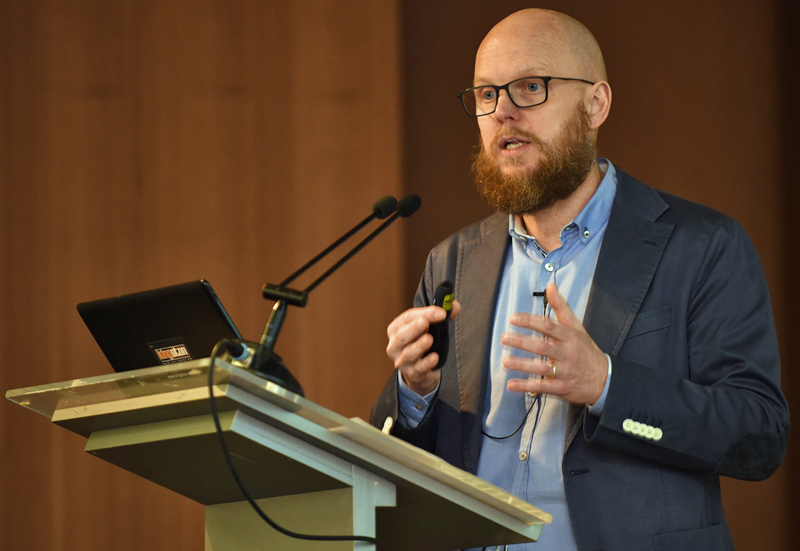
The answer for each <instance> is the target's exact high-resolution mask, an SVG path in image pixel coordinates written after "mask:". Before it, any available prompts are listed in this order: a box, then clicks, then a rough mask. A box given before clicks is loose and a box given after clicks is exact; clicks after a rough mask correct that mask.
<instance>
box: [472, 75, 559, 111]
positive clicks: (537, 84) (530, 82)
mask: <svg viewBox="0 0 800 551" xmlns="http://www.w3.org/2000/svg"><path fill="white" fill-rule="evenodd" d="M498 88H499V87H498ZM504 88H506V90H507V91H508V93H509V95H510V96H511V99H512V101H513V102H514V104H515V105H516V106H517V107H533V106H534V105H539V104H540V103H544V101H545V99H547V84H546V83H545V80H544V79H542V78H522V79H519V80H514V81H512V82H509V83H508V84H507V85H506V86H505V87H504ZM497 96H498V91H497V89H496V88H495V87H493V86H481V87H479V88H475V89H473V90H471V91H469V92H466V93H465V94H464V95H463V96H461V99H462V101H463V102H464V107H465V108H466V109H467V112H468V113H469V114H470V115H473V116H480V115H486V114H489V113H491V112H492V111H494V110H495V108H496V107H497Z"/></svg>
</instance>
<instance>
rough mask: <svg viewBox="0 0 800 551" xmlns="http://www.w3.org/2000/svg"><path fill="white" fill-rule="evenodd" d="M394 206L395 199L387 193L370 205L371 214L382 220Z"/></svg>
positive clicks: (395, 204)
mask: <svg viewBox="0 0 800 551" xmlns="http://www.w3.org/2000/svg"><path fill="white" fill-rule="evenodd" d="M396 208H397V199H395V198H394V197H392V196H391V195H387V196H386V197H383V198H381V199H378V201H377V202H376V203H375V204H374V205H372V214H373V215H374V216H375V218H377V219H379V220H383V219H384V218H386V217H388V216H389V215H390V214H392V213H393V212H394V210H395V209H396Z"/></svg>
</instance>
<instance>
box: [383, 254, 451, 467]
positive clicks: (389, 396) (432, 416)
mask: <svg viewBox="0 0 800 551" xmlns="http://www.w3.org/2000/svg"><path fill="white" fill-rule="evenodd" d="M432 259H433V251H432V252H431V253H430V254H429V255H428V260H427V262H426V264H425V272H424V273H423V275H422V278H421V279H420V282H419V286H418V288H417V293H416V295H415V296H414V307H415V308H418V307H424V306H429V305H430V304H431V303H432V297H431V296H430V292H429V291H430V289H431V283H430V282H431V281H432V278H431V274H432V271H433V260H432ZM430 407H431V411H430V412H429V413H428V415H426V416H425V419H423V421H422V422H421V423H420V424H419V425H417V426H416V427H414V428H411V427H408V426H407V425H406V424H405V423H403V421H402V418H401V417H400V416H399V404H398V396H397V372H396V371H392V374H391V376H390V377H389V381H388V382H387V383H386V386H385V387H384V388H383V391H382V392H381V394H380V396H378V399H377V400H376V401H375V403H374V404H373V406H372V410H371V411H370V416H369V422H370V424H372V425H373V426H375V427H377V428H379V429H382V428H383V427H384V425H385V423H386V420H387V418H391V421H390V423H391V426H392V429H391V434H392V435H393V436H396V437H397V438H400V439H401V440H405V441H406V442H408V443H410V444H413V445H415V446H417V447H418V448H422V449H424V450H426V451H429V452H431V453H434V450H435V448H436V425H437V417H438V400H436V399H434V401H433V403H432V404H431V406H430Z"/></svg>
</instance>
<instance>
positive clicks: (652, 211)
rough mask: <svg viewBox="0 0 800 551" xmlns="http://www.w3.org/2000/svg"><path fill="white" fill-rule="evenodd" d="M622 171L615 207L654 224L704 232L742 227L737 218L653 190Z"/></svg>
mask: <svg viewBox="0 0 800 551" xmlns="http://www.w3.org/2000/svg"><path fill="white" fill-rule="evenodd" d="M618 172H619V181H618V188H617V196H616V197H615V199H614V206H615V207H619V208H621V209H624V210H629V211H632V212H634V213H636V214H638V215H639V216H642V217H644V218H647V219H649V220H651V221H653V222H666V223H672V224H675V225H676V226H677V227H681V226H688V227H694V229H696V230H700V231H703V230H705V231H709V230H711V229H712V228H714V227H717V226H720V225H731V224H732V225H734V226H738V223H736V221H735V220H733V218H731V217H730V216H728V215H726V214H723V213H721V212H719V211H717V210H715V209H713V208H711V207H709V206H706V205H701V204H700V203H695V202H693V201H689V200H688V199H683V198H682V197H678V196H677V195H673V194H671V193H667V192H665V191H661V190H659V189H655V188H653V187H650V186H648V185H647V184H645V183H643V182H641V181H639V180H637V179H636V178H634V177H633V176H630V175H629V174H627V173H625V172H623V171H622V170H619V171H618Z"/></svg>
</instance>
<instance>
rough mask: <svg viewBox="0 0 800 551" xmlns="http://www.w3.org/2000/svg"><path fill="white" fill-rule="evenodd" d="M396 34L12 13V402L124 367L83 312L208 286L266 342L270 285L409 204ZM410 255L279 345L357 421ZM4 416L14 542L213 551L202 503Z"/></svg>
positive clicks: (332, 13)
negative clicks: (384, 206) (157, 290)
mask: <svg viewBox="0 0 800 551" xmlns="http://www.w3.org/2000/svg"><path fill="white" fill-rule="evenodd" d="M398 17H399V16H398V10H397V6H396V3H395V2H392V1H385V2H379V3H375V2H371V1H369V0H347V1H343V0H341V1H336V0H302V1H296V2H291V3H285V2H272V1H270V2H260V1H257V0H236V1H222V0H201V1H178V0H169V1H160V0H159V1H156V0H147V1H145V0H142V1H137V0H120V1H119V2H104V1H100V0H69V1H67V0H63V1H57V0H50V1H45V0H42V1H31V2H28V1H22V0H18V1H13V0H11V1H6V2H2V3H0V47H2V50H1V51H0V124H2V130H1V131H0V232H2V233H1V234H0V253H1V254H2V257H1V258H2V261H1V262H2V267H1V268H0V312H2V317H1V318H0V323H2V325H1V326H0V342H1V343H2V344H3V346H4V349H5V350H7V351H8V354H7V356H6V358H7V361H8V362H9V363H8V364H7V366H6V367H5V368H3V369H2V370H0V389H2V390H3V392H5V391H6V390H8V389H12V388H20V387H25V386H33V385H37V384H43V383H48V382H57V381H64V380H69V379H75V378H79V377H85V376H91V375H98V374H103V373H108V372H110V368H109V366H108V364H107V362H106V360H105V358H104V357H103V355H102V353H101V352H100V351H99V349H98V348H97V346H96V345H95V343H94V341H93V340H92V338H91V336H90V334H89V332H88V331H87V330H86V329H85V327H84V326H83V324H82V322H81V320H80V318H79V316H78V314H77V312H76V311H75V305H76V304H77V303H78V302H81V301H85V300H91V299H96V298H102V297H107V296H111V295H116V294H123V293H129V292H134V291H139V290H143V289H148V288H153V287H158V286H162V285H168V284H173V283H179V282H183V281H188V280H192V279H198V278H201V277H203V278H207V279H209V280H210V281H211V282H212V284H213V285H214V288H215V289H216V290H217V292H218V294H219V296H220V298H221V299H222V301H223V303H224V304H225V305H226V307H227V308H228V310H229V312H230V314H231V316H232V318H233V319H234V321H235V322H236V323H237V325H238V327H239V329H240V330H241V331H242V333H243V334H244V335H245V336H246V337H248V338H251V339H258V338H259V337H260V334H261V330H262V329H263V325H264V323H265V322H266V318H267V315H268V313H269V309H270V308H271V306H272V305H271V304H270V303H268V302H266V301H264V300H263V299H262V298H261V295H260V289H261V286H262V285H263V284H264V283H265V282H266V281H271V282H279V281H281V280H282V279H283V278H284V277H285V276H287V275H288V274H289V273H291V272H292V271H294V269H295V268H297V267H299V266H300V265H301V264H302V263H303V262H304V261H305V260H307V259H308V258H310V257H311V256H313V255H314V254H316V253H317V252H319V251H320V250H321V249H322V248H324V247H325V246H326V245H327V244H328V243H330V242H331V241H333V239H335V238H336V237H338V236H339V235H341V234H342V233H344V231H346V230H347V229H349V228H350V227H351V226H352V225H354V224H355V223H356V222H357V221H359V220H361V219H362V218H363V217H365V216H366V215H367V214H369V213H370V212H371V208H372V204H373V202H374V201H375V200H376V199H378V198H379V197H381V196H383V195H386V194H393V195H399V194H400V192H401V188H402V185H401V147H402V143H401V135H400V102H399V97H400V87H399V74H400V73H399V69H400V68H399V45H398V44H399V36H398V32H399V31H398V29H399V25H398ZM402 223H404V222H399V223H398V226H399V225H400V224H402ZM405 223H407V222H405ZM402 239H403V235H402V231H401V230H400V229H399V228H398V227H394V228H391V229H390V230H388V231H387V232H386V234H385V235H383V236H382V237H381V238H380V239H379V240H378V241H377V242H375V243H373V244H371V245H370V246H369V247H368V248H367V249H365V251H364V252H362V253H361V255H360V256H358V257H356V258H355V259H354V260H353V261H352V262H351V263H349V264H348V265H346V266H345V267H344V268H343V269H342V270H341V271H340V272H339V273H337V274H334V275H333V276H332V277H331V278H330V280H328V281H327V282H325V283H324V284H323V285H322V286H321V287H319V289H317V290H316V291H315V292H314V293H313V294H312V295H311V299H310V301H309V305H308V307H307V308H306V309H304V310H299V309H298V310H293V311H291V312H290V313H289V318H288V321H287V323H286V326H285V328H284V332H283V335H282V337H281V339H280V340H279V342H278V346H277V351H278V352H279V353H280V354H281V355H282V356H283V357H284V360H285V361H286V364H287V365H288V366H289V367H290V369H291V370H292V371H293V373H294V374H295V375H296V376H297V377H298V379H299V380H300V381H301V382H302V383H303V385H304V386H305V389H306V393H307V396H308V397H309V398H310V399H312V400H314V401H316V402H318V403H321V404H323V405H325V406H327V407H329V408H331V409H334V410H335V411H337V412H339V413H341V414H344V415H347V416H352V415H359V416H361V417H366V416H367V415H368V413H369V407H370V405H371V403H372V401H373V399H374V397H375V395H376V394H377V392H378V390H379V389H380V388H381V387H382V386H383V383H384V382H385V380H386V378H387V377H388V375H389V373H390V368H391V366H390V365H389V364H388V360H386V358H385V354H384V352H383V349H384V347H385V327H386V324H387V323H388V322H389V321H390V320H391V319H392V317H393V316H394V314H395V313H396V312H397V311H399V310H400V308H401V300H400V294H401V293H400V285H401V269H400V266H401V261H402V257H401V253H402ZM327 265H328V264H326V265H325V267H327ZM319 273H321V270H317V272H316V274H319ZM313 277H315V275H314V274H312V275H310V276H308V277H306V278H305V279H304V280H300V281H299V282H298V285H299V286H305V284H307V283H308V282H310V281H311V280H312V278H313ZM13 350H26V351H30V352H28V353H24V354H22V355H19V354H16V353H14V352H12V351H13ZM0 408H1V409H0V444H1V445H2V447H1V448H0V464H1V465H2V469H0V539H2V541H3V544H2V546H3V548H14V547H23V546H24V547H25V548H28V549H37V550H38V549H41V550H45V549H46V550H73V549H112V548H113V549H121V550H126V549H131V550H132V549H154V550H155V549H200V548H202V545H203V532H202V522H203V521H202V508H201V507H199V506H198V505H196V504H194V503H191V502H189V501H188V500H185V499H183V498H180V497H179V496H176V495H174V494H171V493H170V492H168V491H166V490H163V489H161V488H158V487H156V486H154V485H153V484H151V483H149V482H146V481H143V480H141V479H138V478H137V477H135V476H133V475H130V474H128V473H126V472H124V471H121V470H119V469H116V468H113V467H111V466H109V465H106V464H105V463H103V462H102V461H99V460H97V459H96V458H93V457H91V456H88V455H86V454H84V453H83V452H82V448H83V439H81V438H79V437H76V436H74V435H72V434H71V433H68V432H66V431H64V430H62V429H60V428H58V427H55V426H52V425H50V424H49V423H48V421H47V420H46V419H44V418H42V417H38V416H36V415H35V414H33V413H31V412H28V411H25V410H23V409H22V408H20V407H18V406H16V405H14V404H12V403H11V402H4V403H3V405H2V406H0ZM191 460H192V459H191V458H189V457H185V458H176V461H191Z"/></svg>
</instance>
